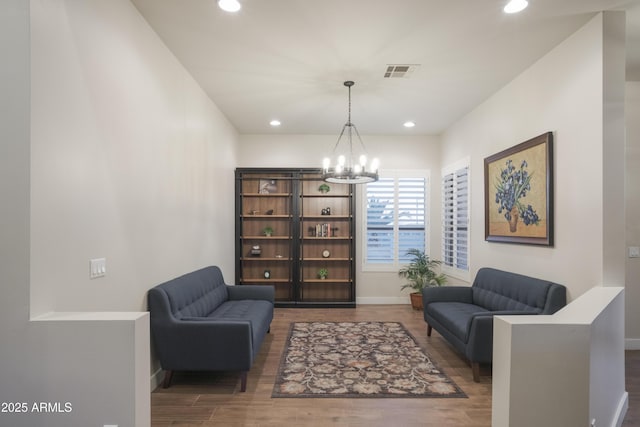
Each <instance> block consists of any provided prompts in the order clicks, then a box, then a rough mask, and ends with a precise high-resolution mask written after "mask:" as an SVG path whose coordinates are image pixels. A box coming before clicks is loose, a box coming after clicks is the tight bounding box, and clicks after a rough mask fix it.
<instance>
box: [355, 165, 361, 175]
mask: <svg viewBox="0 0 640 427" xmlns="http://www.w3.org/2000/svg"><path fill="white" fill-rule="evenodd" d="M353 171H354V172H355V173H360V172H362V166H360V165H354V166H353Z"/></svg>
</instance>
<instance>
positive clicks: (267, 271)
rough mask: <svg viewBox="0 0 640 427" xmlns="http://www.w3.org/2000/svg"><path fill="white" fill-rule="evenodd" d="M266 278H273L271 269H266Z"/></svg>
mask: <svg viewBox="0 0 640 427" xmlns="http://www.w3.org/2000/svg"><path fill="white" fill-rule="evenodd" d="M264 278H265V279H271V270H265V271H264Z"/></svg>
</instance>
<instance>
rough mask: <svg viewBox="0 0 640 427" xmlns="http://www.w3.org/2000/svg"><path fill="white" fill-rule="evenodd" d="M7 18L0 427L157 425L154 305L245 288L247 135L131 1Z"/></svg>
mask: <svg viewBox="0 0 640 427" xmlns="http://www.w3.org/2000/svg"><path fill="white" fill-rule="evenodd" d="M0 9H1V11H0V57H2V58H3V66H2V67H0V93H2V96H1V97H0V112H2V114H0V121H1V122H0V141H2V142H1V143H0V178H1V179H0V198H1V200H2V221H0V287H1V289H2V298H0V336H1V337H2V342H3V344H2V357H0V401H2V402H25V403H28V405H29V412H30V413H27V414H6V413H0V425H11V426H18V427H20V426H45V425H46V426H83V427H84V426H87V425H103V424H119V425H122V426H124V425H132V426H133V425H136V426H145V425H149V419H150V410H149V389H150V382H149V373H150V370H151V367H150V360H149V359H150V355H149V334H148V332H149V331H148V315H147V314H144V313H140V311H143V310H144V309H145V306H146V303H145V294H146V291H147V289H148V288H149V287H151V286H153V285H155V284H157V283H159V282H160V281H164V280H167V279H170V278H172V277H174V276H176V275H178V274H182V273H185V272H188V271H190V270H193V269H194V268H197V267H200V266H203V265H207V264H218V265H220V266H221V267H222V268H223V271H224V272H225V274H226V275H227V277H228V278H229V279H230V281H233V274H234V272H233V267H234V260H233V251H229V250H228V248H229V247H232V246H233V228H232V227H229V226H228V224H232V223H233V217H234V213H233V209H232V208H229V207H232V206H233V200H234V195H233V187H234V186H233V168H234V166H235V163H236V160H235V159H236V153H235V149H236V142H237V135H236V132H235V130H234V129H233V127H232V126H231V125H230V124H229V123H228V122H227V120H226V119H225V118H224V116H223V115H222V114H221V113H220V112H219V111H218V109H217V108H216V107H215V105H213V104H212V103H211V101H210V100H209V99H208V98H207V97H206V96H205V94H204V93H203V92H202V90H200V89H199V88H198V86H197V85H196V84H195V83H194V82H193V80H192V79H191V77H190V76H189V75H188V74H187V73H186V72H185V71H184V69H183V68H182V67H181V65H180V64H179V63H178V62H177V61H176V59H175V58H174V57H173V55H172V54H171V53H170V52H169V51H168V49H167V48H166V47H165V46H164V45H163V43H162V42H161V41H160V40H159V38H158V37H157V36H156V34H155V33H154V32H153V31H152V30H151V29H150V28H149V26H148V25H147V24H146V22H145V21H144V20H143V19H142V18H141V16H140V15H139V13H138V12H137V10H136V9H135V8H134V7H133V6H132V5H131V3H130V2H129V1H128V0H83V1H80V2H78V1H65V0H46V1H45V0H32V1H31V2H26V1H24V0H7V1H4V2H2V6H0ZM96 257H106V258H107V276H106V277H105V278H102V279H96V280H89V277H88V276H89V274H88V273H89V259H90V258H96ZM61 311H79V312H84V313H70V314H65V313H60V312H61ZM125 312H130V313H125ZM30 317H31V318H33V319H36V320H37V321H30ZM34 402H45V403H51V404H55V403H61V404H62V405H64V404H65V403H66V402H69V403H70V404H71V407H72V410H71V412H63V413H54V414H37V413H33V412H32V411H31V405H32V404H33V403H34ZM63 408H64V406H63Z"/></svg>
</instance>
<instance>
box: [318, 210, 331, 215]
mask: <svg viewBox="0 0 640 427" xmlns="http://www.w3.org/2000/svg"><path fill="white" fill-rule="evenodd" d="M320 214H321V215H331V208H324V209H322V211H320Z"/></svg>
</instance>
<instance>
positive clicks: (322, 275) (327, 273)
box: [318, 268, 329, 280]
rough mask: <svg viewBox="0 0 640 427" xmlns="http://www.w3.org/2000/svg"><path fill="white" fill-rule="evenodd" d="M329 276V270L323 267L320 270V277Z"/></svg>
mask: <svg viewBox="0 0 640 427" xmlns="http://www.w3.org/2000/svg"><path fill="white" fill-rule="evenodd" d="M328 276H329V270H327V269H326V268H321V269H320V270H318V277H319V278H320V279H322V280H324V279H326V278H327V277H328Z"/></svg>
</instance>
